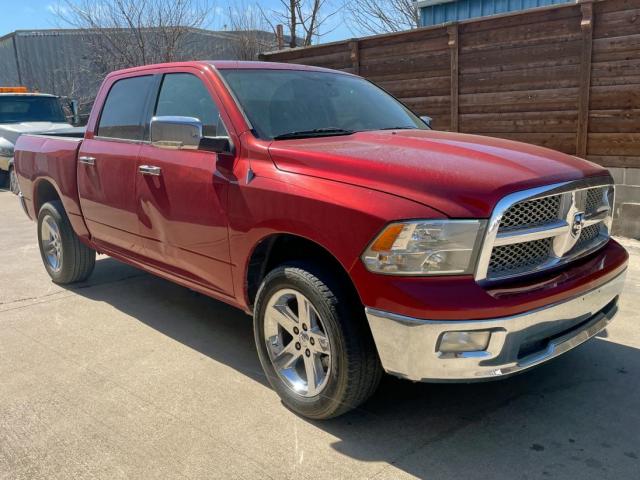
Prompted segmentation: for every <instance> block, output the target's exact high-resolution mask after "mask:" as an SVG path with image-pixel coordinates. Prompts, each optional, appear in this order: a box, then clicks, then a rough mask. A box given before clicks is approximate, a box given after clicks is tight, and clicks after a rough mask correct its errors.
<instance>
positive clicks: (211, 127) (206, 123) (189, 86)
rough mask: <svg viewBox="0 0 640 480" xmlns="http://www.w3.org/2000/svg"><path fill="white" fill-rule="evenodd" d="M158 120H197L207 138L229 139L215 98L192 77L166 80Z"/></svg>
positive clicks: (171, 76) (182, 75)
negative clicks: (184, 118)
mask: <svg viewBox="0 0 640 480" xmlns="http://www.w3.org/2000/svg"><path fill="white" fill-rule="evenodd" d="M155 116H157V117H160V116H180V117H195V118H197V119H198V120H200V122H202V134H203V135H204V136H205V137H226V136H228V134H227V130H226V129H225V127H224V125H223V123H222V120H221V118H220V111H219V110H218V107H217V106H216V104H215V103H214V101H213V99H212V98H211V95H210V94H209V92H208V91H207V89H206V87H205V86H204V84H203V83H202V81H201V80H200V79H199V78H198V77H196V76H195V75H191V74H190V73H168V74H166V75H165V76H164V79H163V81H162V87H161V88H160V95H159V96H158V103H157V105H156V111H155Z"/></svg>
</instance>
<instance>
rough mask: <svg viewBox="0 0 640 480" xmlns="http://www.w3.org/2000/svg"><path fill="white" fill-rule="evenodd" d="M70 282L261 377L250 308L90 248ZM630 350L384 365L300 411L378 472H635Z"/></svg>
mask: <svg viewBox="0 0 640 480" xmlns="http://www.w3.org/2000/svg"><path fill="white" fill-rule="evenodd" d="M72 290H73V291H74V292H76V293H78V294H80V295H83V296H85V297H88V298H90V299H92V300H96V301H101V302H106V303H108V304H110V305H112V306H113V307H115V308H117V309H119V310H121V311H122V312H125V313H126V314H127V315H130V316H132V317H134V318H136V319H138V320H139V321H141V322H143V323H145V324H146V325H148V326H150V327H152V328H154V329H155V330H157V331H159V332H161V333H163V334H164V335H167V336H168V337H170V338H172V339H174V340H176V341H178V342H180V343H182V344H184V345H186V346H189V347H190V348H193V349H195V350H196V351H198V352H200V353H202V354H203V355H206V356H208V357H210V358H212V359H214V360H215V361H217V362H222V363H224V364H226V365H228V366H229V367H231V368H233V369H235V370H237V371H238V372H241V373H242V374H244V375H246V376H247V377H248V378H251V379H252V380H254V381H256V382H259V383H261V384H263V385H268V382H267V380H266V378H265V377H264V374H263V373H262V370H261V367H260V364H259V361H258V358H257V355H256V353H255V348H254V345H253V331H252V324H251V318H250V317H248V316H247V315H245V314H244V313H242V312H240V311H239V310H236V309H234V308H232V307H230V306H227V305H225V304H223V303H221V302H217V301H215V300H212V299H209V298H207V297H204V296H202V295H198V294H195V293H193V292H190V291H189V290H188V289H185V288H182V287H179V286H177V285H174V284H172V283H170V282H167V281H164V280H161V279H159V278H156V277H153V276H151V275H148V274H146V273H143V272H141V271H139V270H136V269H134V268H131V267H128V266H126V265H123V264H121V263H119V262H116V261H115V260H112V259H101V260H99V261H98V265H97V266H96V272H95V273H94V276H93V277H92V278H91V280H90V282H88V283H87V284H84V285H80V286H75V287H73V288H72ZM603 336H606V333H604V334H603ZM639 354H640V351H638V350H637V349H634V348H631V347H626V346H623V345H620V344H617V343H613V342H609V341H606V340H604V339H602V338H601V339H595V340H593V341H591V342H589V343H588V344H586V345H583V346H582V347H580V348H578V349H576V350H574V351H573V352H570V353H568V354H567V355H565V356H564V357H562V358H560V359H557V360H555V361H554V362H551V363H550V364H548V365H545V366H542V367H539V368H538V369H535V370H534V371H531V372H528V373H525V374H522V375H520V376H516V377H513V378H510V379H505V380H502V381H500V382H491V383H477V384H467V385H464V384H463V385H460V384H455V385H454V384H439V385H436V384H415V383H410V382H406V381H402V380H399V379H396V378H392V377H386V378H384V380H383V382H382V384H381V386H380V388H379V390H378V392H377V393H376V394H375V395H374V396H373V398H371V399H370V400H369V401H368V402H367V403H366V404H364V405H363V406H362V407H360V408H359V409H357V410H355V411H353V412H351V413H348V414H347V415H344V416H342V417H339V418H337V419H333V420H329V421H324V422H311V421H308V420H305V419H300V421H302V422H307V423H310V424H313V425H314V426H315V427H317V428H318V429H321V430H323V431H325V432H327V433H329V434H331V435H332V436H333V437H335V438H336V439H337V440H336V441H334V442H333V443H332V444H331V447H332V448H333V450H335V451H336V452H338V453H340V454H342V455H344V456H347V457H350V458H352V459H357V460H361V461H366V462H378V463H380V468H379V470H378V473H381V476H380V478H399V477H401V476H403V475H404V473H403V472H406V473H408V474H411V475H415V476H417V477H428V478H430V479H438V478H443V479H445V478H446V479H451V478H457V477H460V478H505V479H506V478H508V479H512V478H544V477H546V476H556V477H561V478H578V477H579V478H604V477H608V478H633V477H634V476H636V475H637V472H638V470H637V469H638V466H639V460H638V457H640V447H639V445H640V441H639V440H640V436H639V434H638V432H640V417H639V416H638V413H637V406H638V404H639V401H640V388H639V384H638V381H637V379H638V377H637V372H638V371H639V370H640V368H639V367H640V355H639ZM633 472H635V473H633ZM354 473H355V472H351V474H354Z"/></svg>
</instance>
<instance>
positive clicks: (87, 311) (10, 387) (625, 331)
mask: <svg viewBox="0 0 640 480" xmlns="http://www.w3.org/2000/svg"><path fill="white" fill-rule="evenodd" d="M0 212H1V213H0V215H1V217H0V218H1V219H2V221H0V479H65V480H68V479H80V478H83V479H84V478H101V479H103V478H104V479H109V480H112V479H118V478H133V479H155V478H159V479H170V478H190V479H204V478H206V479H210V478H220V479H232V478H259V479H263V478H271V479H285V478H295V479H298V478H300V479H305V478H309V479H315V478H321V479H343V478H344V479H369V478H375V479H406V478H414V477H419V478H428V479H452V478H464V479H516V478H518V479H538V478H564V479H574V478H581V479H602V478H615V479H634V478H638V476H639V473H638V472H640V409H639V408H638V406H639V405H640V382H639V381H638V380H639V375H640V313H639V308H638V307H639V306H640V300H639V297H640V242H635V241H624V243H625V245H626V246H627V247H628V248H629V250H630V252H632V265H631V268H630V272H629V275H628V278H627V285H626V292H625V295H624V297H623V300H622V305H621V312H620V314H619V316H618V318H617V319H616V320H615V321H614V323H613V324H612V326H611V327H610V328H609V329H608V330H607V331H606V332H605V333H603V334H602V335H600V336H599V337H598V338H596V339H594V340H592V341H590V342H588V343H587V344H585V345H583V346H581V347H579V348H577V349H576V350H574V351H572V352H570V353H569V354H567V355H565V356H564V357H562V358H560V359H557V360H555V361H554V362H552V363H550V364H547V365H545V366H542V367H540V368H538V369H536V370H534V371H532V372H529V373H525V374H523V375H520V376H517V377H514V378H512V379H508V380H504V381H501V382H494V383H484V384H472V385H428V384H413V383H409V382H405V381H401V380H398V379H395V378H391V377H389V378H385V379H384V381H383V384H382V386H381V388H380V390H379V391H378V392H377V394H376V395H375V396H374V397H373V398H372V399H371V400H370V401H369V402H367V403H366V404H365V405H363V406H362V408H360V409H359V410H357V411H355V412H352V413H349V414H347V415H345V416H343V417H340V418H338V419H334V420H331V421H326V422H312V421H308V420H305V419H302V418H300V417H298V416H296V415H294V414H293V413H291V412H290V411H288V410H287V409H286V408H284V407H283V406H282V404H281V403H280V401H279V399H278V397H277V396H276V394H275V393H274V392H273V391H272V390H271V389H270V388H269V387H268V385H267V382H266V380H265V378H264V376H263V374H262V371H261V369H260V365H259V362H258V358H257V355H256V353H255V349H254V346H253V335H252V330H251V319H250V318H249V317H248V316H246V315H244V314H243V313H241V312H239V311H237V310H234V309H233V308H231V307H228V306H226V305H224V304H222V303H219V302H216V301H214V300H211V299H208V298H205V297H203V296H200V295H195V294H193V293H191V292H190V291H188V290H187V289H184V288H182V287H179V286H176V285H173V284H171V283H169V282H167V281H164V280H161V279H158V278H156V277H153V276H151V275H148V274H146V273H143V272H141V271H139V270H136V269H134V268H131V267H128V266H126V265H123V264H120V263H118V262H116V261H114V260H112V259H109V258H106V257H100V259H99V260H98V262H97V266H96V271H95V273H94V275H93V276H92V277H91V278H90V280H89V281H88V282H86V283H85V284H80V285H76V286H74V287H73V288H63V287H59V286H56V285H54V284H53V283H51V281H50V280H49V277H48V276H47V274H46V272H45V270H44V268H43V266H42V264H41V260H40V256H39V253H38V248H37V244H36V229H35V224H33V223H31V222H29V221H28V220H27V218H26V217H25V216H24V214H23V213H22V211H21V210H20V207H19V205H18V203H17V199H16V197H15V196H13V195H12V194H10V193H9V192H4V191H0Z"/></svg>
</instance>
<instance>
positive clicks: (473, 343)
mask: <svg viewBox="0 0 640 480" xmlns="http://www.w3.org/2000/svg"><path fill="white" fill-rule="evenodd" d="M489 338H491V332H445V333H444V334H443V335H442V337H441V338H440V345H439V346H438V351H440V352H442V353H456V352H478V351H481V350H486V349H487V346H488V345H489Z"/></svg>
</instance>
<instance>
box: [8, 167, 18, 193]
mask: <svg viewBox="0 0 640 480" xmlns="http://www.w3.org/2000/svg"><path fill="white" fill-rule="evenodd" d="M9 188H10V189H11V191H12V192H13V193H16V194H17V193H18V192H19V191H20V188H19V187H18V177H17V176H16V172H15V171H14V170H11V173H10V174H9Z"/></svg>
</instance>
